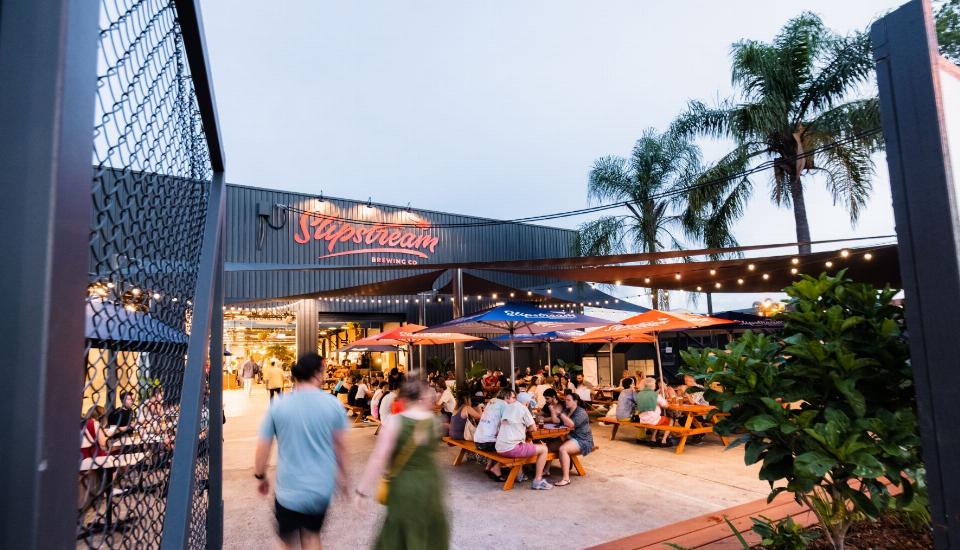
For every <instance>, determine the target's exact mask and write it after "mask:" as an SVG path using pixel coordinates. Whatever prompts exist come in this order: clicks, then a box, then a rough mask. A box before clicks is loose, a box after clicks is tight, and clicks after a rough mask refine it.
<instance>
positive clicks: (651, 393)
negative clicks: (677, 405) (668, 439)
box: [634, 378, 670, 441]
mask: <svg viewBox="0 0 960 550" xmlns="http://www.w3.org/2000/svg"><path fill="white" fill-rule="evenodd" d="M641 384H642V386H641V390H640V391H638V392H637V393H636V395H635V396H634V402H635V403H636V407H635V409H634V410H635V411H636V412H637V422H640V423H643V424H650V425H653V426H667V425H669V424H670V419H669V418H668V417H667V416H665V415H664V414H663V409H662V407H666V406H667V400H666V399H664V398H663V396H662V395H660V394H659V393H657V390H656V388H657V381H656V380H654V379H653V378H644V379H643V380H642V381H641ZM656 436H657V430H653V433H651V434H650V439H651V440H652V441H653V440H656Z"/></svg>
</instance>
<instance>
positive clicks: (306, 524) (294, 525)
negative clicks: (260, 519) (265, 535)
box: [274, 500, 327, 540]
mask: <svg viewBox="0 0 960 550" xmlns="http://www.w3.org/2000/svg"><path fill="white" fill-rule="evenodd" d="M274 505H275V506H274V514H276V517H277V534H279V535H280V538H281V539H284V540H286V539H287V537H290V536H291V535H293V534H294V533H296V532H297V531H299V530H300V529H303V530H305V531H313V532H314V533H319V532H320V530H321V529H323V520H324V519H326V517H327V509H326V508H324V509H323V511H322V512H320V513H317V514H304V513H302V512H295V511H293V510H290V509H288V508H284V507H283V506H282V505H281V504H280V503H279V502H277V501H276V500H274Z"/></svg>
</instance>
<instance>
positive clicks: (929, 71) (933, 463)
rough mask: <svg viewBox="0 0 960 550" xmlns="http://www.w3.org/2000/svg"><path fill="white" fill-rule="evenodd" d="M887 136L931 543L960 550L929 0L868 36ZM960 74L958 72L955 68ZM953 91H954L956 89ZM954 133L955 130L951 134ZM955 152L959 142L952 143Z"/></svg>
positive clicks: (944, 207) (952, 314)
mask: <svg viewBox="0 0 960 550" xmlns="http://www.w3.org/2000/svg"><path fill="white" fill-rule="evenodd" d="M870 36H871V40H872V42H873V50H874V59H875V60H876V63H877V84H878V86H879V91H880V108H881V115H882V122H883V136H884V140H885V141H886V148H887V165H888V167H889V171H890V186H891V190H892V195H893V209H894V215H895V219H896V226H897V240H898V242H899V246H900V272H901V275H902V277H903V287H904V293H905V300H904V301H905V303H906V310H907V311H906V312H907V325H908V326H909V327H910V355H911V365H912V367H913V377H914V382H915V385H916V392H917V409H918V411H919V414H920V433H921V437H922V440H923V460H924V463H925V464H926V473H927V489H928V492H929V496H930V512H931V515H932V523H933V535H934V543H935V544H936V546H937V548H955V547H960V475H958V472H960V432H958V431H957V430H956V428H955V421H956V418H957V417H960V399H957V395H958V391H957V388H960V369H957V361H958V359H957V358H958V357H960V339H958V338H957V337H956V334H955V333H956V326H957V325H958V324H960V312H958V310H957V304H960V219H958V218H957V212H958V211H960V210H958V209H960V194H958V192H957V190H958V187H957V185H958V184H960V179H958V178H957V174H958V172H957V170H960V166H956V165H954V166H951V163H950V161H951V160H954V161H955V160H957V159H955V158H954V159H951V158H950V150H949V148H948V147H947V138H949V139H952V140H960V128H957V127H949V125H948V122H949V120H950V119H948V118H946V117H944V105H945V104H950V105H951V109H957V108H958V105H957V102H958V101H960V100H958V98H957V97H954V96H951V97H949V98H947V97H945V96H943V95H942V94H943V88H941V79H947V78H949V79H954V78H956V77H955V76H954V75H943V74H941V71H942V69H941V68H940V67H939V64H940V63H941V60H940V57H939V55H938V53H937V48H936V32H935V30H934V23H933V16H932V13H931V7H930V2H929V1H928V0H926V1H921V0H913V1H912V2H910V3H908V4H906V5H904V6H903V7H901V8H899V9H897V10H896V11H894V12H892V13H890V14H888V15H886V16H885V17H883V18H881V19H880V20H879V21H877V22H876V23H874V25H873V27H872V29H871V35H870ZM953 69H954V70H956V68H955V67H954V68H953ZM954 87H956V83H954ZM948 131H952V132H955V134H954V135H948ZM953 147H956V144H953Z"/></svg>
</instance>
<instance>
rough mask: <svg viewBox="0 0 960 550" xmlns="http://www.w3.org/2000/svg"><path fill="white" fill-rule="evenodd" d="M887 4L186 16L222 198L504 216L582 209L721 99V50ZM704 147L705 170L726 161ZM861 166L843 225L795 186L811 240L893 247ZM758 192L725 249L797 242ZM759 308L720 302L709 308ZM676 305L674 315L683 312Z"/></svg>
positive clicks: (411, 3) (490, 4)
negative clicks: (201, 46) (602, 165)
mask: <svg viewBox="0 0 960 550" xmlns="http://www.w3.org/2000/svg"><path fill="white" fill-rule="evenodd" d="M901 3H903V2H902V0H892V1H891V0H870V1H855V0H844V1H842V2H838V1H836V0H832V1H807V2H803V3H802V7H801V6H800V4H801V3H796V2H770V1H769V0H767V1H745V0H744V1H729V2H705V1H696V2H695V1H676V0H675V1H670V2H666V1H662V2H653V1H638V0H629V1H621V0H603V1H594V2H587V1H572V0H549V1H545V0H544V1H541V0H524V1H516V0H512V1H479V2H465V1H451V0H445V1H440V0H436V1H416V0H405V1H402V2H398V1H395V0H365V1H363V2H356V1H352V0H341V1H316V0H313V1H299V0H296V1H295V0H283V1H282V2H269V3H268V2H260V1H252V0H250V1H240V0H202V1H201V8H202V11H203V19H204V25H205V28H206V43H207V48H208V54H209V61H210V64H211V67H212V73H213V82H214V89H215V94H216V100H217V106H218V111H219V119H220V124H221V133H222V136H223V140H224V147H225V151H226V159H227V180H228V181H229V182H231V183H237V184H243V185H253V186H258V187H267V188H276V189H284V190H289V191H297V192H304V193H314V194H319V193H321V192H323V194H325V195H327V196H338V197H344V198H351V199H357V200H366V199H367V198H368V197H369V198H372V200H373V201H374V202H379V203H386V204H397V205H406V204H407V203H410V204H411V205H412V206H413V207H415V208H425V209H431V210H439V211H446V212H455V213H462V214H471V215H478V216H485V217H492V218H501V219H511V218H520V217H526V216H531V215H539V214H545V213H552V212H561V211H568V210H575V209H579V208H583V207H585V206H587V205H588V204H589V203H588V200H587V197H586V179H587V173H588V171H589V170H590V167H591V165H592V163H593V161H594V160H595V159H597V158H598V157H601V156H605V155H611V154H614V155H627V154H628V153H629V151H630V149H631V147H632V146H633V144H634V142H635V141H636V139H637V138H638V137H639V136H640V134H641V133H642V132H643V130H644V129H646V128H651V127H652V128H656V129H658V130H663V129H666V128H667V127H668V126H669V124H670V121H671V120H672V119H673V117H674V116H676V115H677V114H678V113H679V112H681V110H682V109H683V108H684V106H685V104H686V103H687V101H688V100H689V99H703V100H707V101H708V102H712V101H714V100H716V99H717V98H721V97H727V96H729V95H730V93H731V91H732V90H731V86H730V59H729V53H730V45H731V44H732V43H734V42H736V41H738V40H741V39H744V38H750V39H757V40H764V41H768V40H770V39H771V38H773V36H774V35H775V34H776V32H777V30H778V29H779V28H780V27H781V26H782V25H783V24H784V23H785V22H786V21H787V20H788V19H790V18H791V17H793V16H796V15H797V14H798V13H799V11H800V10H801V9H806V10H809V11H812V12H815V13H817V14H819V15H820V16H821V17H822V18H823V20H824V21H825V23H826V24H827V25H828V26H829V27H830V28H832V29H833V30H835V31H837V32H840V33H849V32H852V31H855V30H864V29H866V28H867V27H868V25H869V23H870V22H871V21H872V20H873V19H875V18H876V17H877V16H878V15H881V14H883V13H885V12H887V11H889V10H891V9H893V8H895V7H897V6H898V5H900V4H901ZM700 145H701V146H702V148H703V151H704V157H705V160H707V161H709V160H713V159H715V158H717V157H718V156H720V155H721V154H723V153H724V152H725V150H726V148H727V147H729V143H724V142H717V141H702V142H701V143H700ZM875 161H876V176H875V178H874V193H873V196H872V199H871V201H870V203H869V205H868V206H867V208H865V209H864V213H863V215H862V216H861V219H860V220H859V223H858V224H857V225H856V226H855V227H854V226H851V224H850V220H849V216H848V215H847V214H846V213H845V211H844V210H843V209H842V208H838V207H835V206H834V205H833V204H832V199H831V197H830V195H829V194H828V193H827V192H826V191H825V188H824V185H823V181H822V180H819V179H817V178H811V179H810V181H809V182H808V184H807V186H806V190H807V191H806V201H807V211H808V214H809V218H810V225H811V233H812V237H813V238H814V239H815V240H819V239H831V238H844V237H853V236H874V235H889V234H892V233H893V212H892V208H891V204H890V200H891V199H890V190H889V184H888V182H887V174H886V161H885V158H884V157H883V155H882V154H879V155H877V156H876V157H875ZM758 181H759V183H760V185H758V186H757V187H756V191H755V194H754V199H753V200H752V201H751V203H750V205H749V206H748V209H747V214H746V216H745V217H744V218H743V219H742V220H741V221H740V222H739V223H738V224H737V226H736V229H735V234H736V236H737V239H738V240H739V241H740V242H741V243H742V244H762V243H772V242H791V241H793V240H795V229H794V224H793V215H792V213H791V212H790V211H789V210H786V209H779V208H777V207H775V206H773V205H772V204H771V203H770V201H769V198H768V196H769V195H768V193H767V189H766V187H765V185H766V181H765V180H762V179H761V180H758ZM589 219H590V218H589V217H578V218H566V219H561V220H552V221H550V222H546V224H547V225H553V226H558V227H568V228H575V227H576V226H577V225H578V224H580V223H582V222H584V221H588V220H589ZM620 293H621V294H622V295H631V294H632V293H631V292H629V291H626V290H621V291H620ZM765 296H766V295H763V296H758V295H737V294H726V295H716V296H715V298H714V305H715V308H716V309H717V310H720V309H729V308H737V307H748V306H749V305H750V304H751V303H752V302H753V301H754V300H756V299H758V298H761V297H765ZM771 296H773V295H771ZM685 302H686V300H685V299H684V298H683V297H675V298H674V299H673V306H674V307H690V308H692V309H697V305H696V304H690V305H688V306H685V305H684V304H685ZM703 307H704V305H703V300H701V302H700V304H699V308H700V309H702V308H703Z"/></svg>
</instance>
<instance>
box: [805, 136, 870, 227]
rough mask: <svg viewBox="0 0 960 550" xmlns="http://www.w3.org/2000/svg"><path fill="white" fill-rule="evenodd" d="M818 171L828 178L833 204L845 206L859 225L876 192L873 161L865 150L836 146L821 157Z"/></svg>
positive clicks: (853, 146)
mask: <svg viewBox="0 0 960 550" xmlns="http://www.w3.org/2000/svg"><path fill="white" fill-rule="evenodd" d="M818 157H819V159H818V168H816V170H819V171H822V172H823V173H825V174H826V175H827V188H828V190H829V191H830V194H831V195H832V196H833V203H834V204H843V205H844V207H845V208H846V209H847V212H849V213H850V222H851V223H856V222H857V219H859V217H860V213H861V211H862V209H863V207H864V206H865V205H866V203H867V199H868V198H869V197H870V191H871V190H872V189H873V186H872V184H871V183H870V177H871V176H872V175H873V160H872V159H871V158H870V153H869V152H868V151H866V150H865V149H864V148H863V147H858V146H856V145H855V144H853V145H846V144H845V145H837V146H835V147H832V148H830V149H828V150H826V151H824V152H822V153H820V154H819V155H818Z"/></svg>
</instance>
